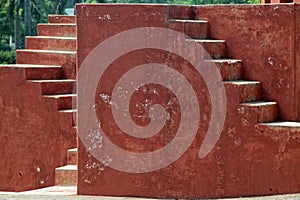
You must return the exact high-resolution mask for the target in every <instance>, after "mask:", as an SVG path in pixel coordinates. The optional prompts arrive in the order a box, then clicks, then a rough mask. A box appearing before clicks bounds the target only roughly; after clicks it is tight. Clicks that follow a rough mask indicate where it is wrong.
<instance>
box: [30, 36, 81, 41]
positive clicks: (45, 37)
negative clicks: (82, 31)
mask: <svg viewBox="0 0 300 200" xmlns="http://www.w3.org/2000/svg"><path fill="white" fill-rule="evenodd" d="M26 38H41V39H56V40H76V39H77V38H76V37H63V36H43V35H40V36H26Z"/></svg>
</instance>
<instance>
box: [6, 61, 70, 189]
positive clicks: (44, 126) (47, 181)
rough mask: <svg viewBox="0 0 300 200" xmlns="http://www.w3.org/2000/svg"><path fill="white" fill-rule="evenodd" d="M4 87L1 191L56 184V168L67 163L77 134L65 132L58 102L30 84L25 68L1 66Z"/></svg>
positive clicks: (36, 85) (37, 86) (38, 87)
mask: <svg viewBox="0 0 300 200" xmlns="http://www.w3.org/2000/svg"><path fill="white" fill-rule="evenodd" d="M48 73H50V71H48ZM0 85H1V87H0V116H1V121H0V133H1V134H0V152H1V160H0V177H1V178H0V190H2V191H4V190H7V191H24V190H30V189H35V188H41V187H46V186H50V185H54V170H53V169H55V167H57V166H61V165H63V164H64V163H65V162H66V153H67V149H69V148H71V147H74V145H75V144H76V140H75V135H70V134H69V133H70V132H64V131H63V130H62V127H61V126H60V125H59V121H60V116H59V113H58V112H57V104H56V101H55V99H49V98H44V97H42V93H41V92H42V91H41V86H40V85H39V84H37V83H32V82H27V81H26V70H25V68H24V67H23V68H22V67H21V68H18V67H5V66H1V67H0ZM33 97H34V98H33ZM63 126H66V125H63ZM74 134H75V133H74Z"/></svg>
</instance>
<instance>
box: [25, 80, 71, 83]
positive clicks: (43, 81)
mask: <svg viewBox="0 0 300 200" xmlns="http://www.w3.org/2000/svg"><path fill="white" fill-rule="evenodd" d="M28 81H29V82H38V83H50V82H51V83H57V82H76V80H75V79H50V80H28Z"/></svg>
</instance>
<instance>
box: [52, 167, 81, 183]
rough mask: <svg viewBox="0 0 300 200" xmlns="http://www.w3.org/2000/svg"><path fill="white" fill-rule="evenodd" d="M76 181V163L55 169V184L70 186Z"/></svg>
mask: <svg viewBox="0 0 300 200" xmlns="http://www.w3.org/2000/svg"><path fill="white" fill-rule="evenodd" d="M76 182H77V165H66V166H62V167H58V168H56V169H55V185H64V186H72V185H76Z"/></svg>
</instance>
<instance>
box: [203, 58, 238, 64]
mask: <svg viewBox="0 0 300 200" xmlns="http://www.w3.org/2000/svg"><path fill="white" fill-rule="evenodd" d="M206 60H207V61H212V62H216V63H235V62H242V60H238V59H206Z"/></svg>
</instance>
